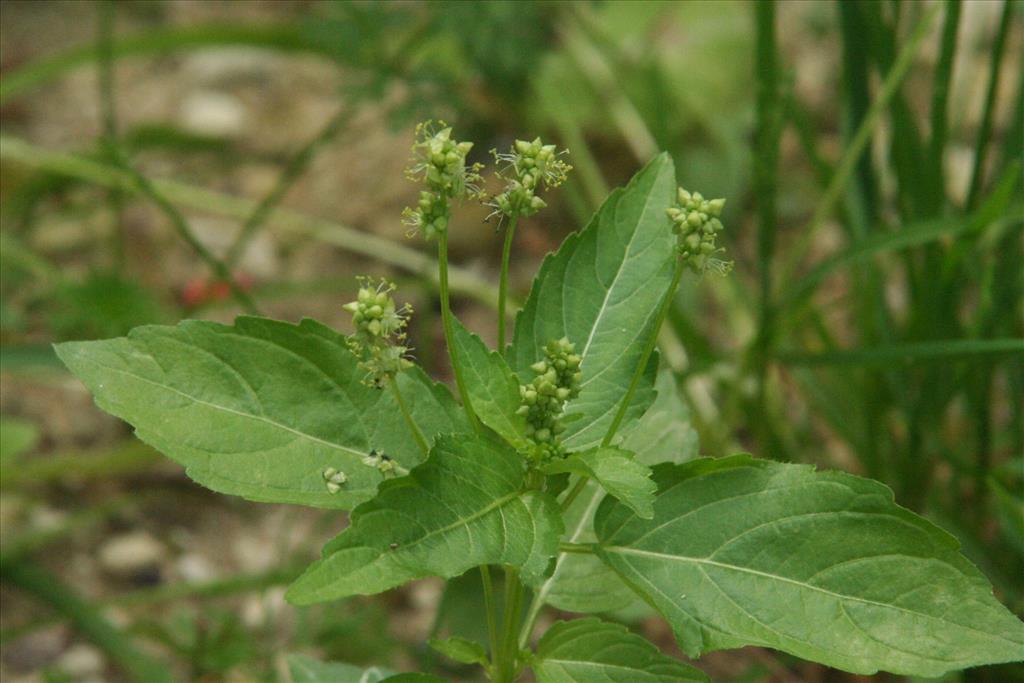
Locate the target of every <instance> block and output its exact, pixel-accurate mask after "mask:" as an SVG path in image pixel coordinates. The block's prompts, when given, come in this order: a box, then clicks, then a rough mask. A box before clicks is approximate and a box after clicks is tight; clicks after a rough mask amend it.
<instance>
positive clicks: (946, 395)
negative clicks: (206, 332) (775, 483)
mask: <svg viewBox="0 0 1024 683" xmlns="http://www.w3.org/2000/svg"><path fill="white" fill-rule="evenodd" d="M0 15H2V16H0V19H2V21H0V115H2V118H0V134H2V139H0V171H2V176H0V228H2V230H0V239H2V241H0V257H2V259H0V266H2V269H0V283H2V288H3V291H2V300H0V344H2V354H0V380H2V393H0V415H2V423H0V434H2V439H0V467H2V469H0V475H2V476H0V532H2V555H0V578H2V584H0V599H2V611H0V643H2V654H0V679H2V680H3V681H5V682H7V681H10V682H12V683H13V682H15V681H19V682H20V681H25V682H28V681H47V682H50V681H53V682H57V681H60V682H65V681H73V682H90V683H91V682H95V681H126V680H155V679H154V678H153V677H154V676H156V675H157V674H155V673H154V672H159V674H160V675H162V676H164V677H166V676H167V675H170V676H171V678H172V679H174V680H189V681H211V682H215V681H287V680H289V678H288V674H287V672H286V667H285V665H284V659H283V657H284V655H286V654H290V653H305V654H309V655H313V656H316V657H318V658H320V659H324V660H337V661H345V662H351V663H354V664H358V665H367V666H368V665H370V664H380V665H385V666H387V667H389V668H393V669H399V670H402V669H419V670H430V671H434V672H436V673H439V674H442V675H444V676H446V677H447V678H450V679H452V680H456V681H462V680H465V681H471V680H477V679H474V677H473V676H474V673H473V671H472V670H470V669H460V668H452V667H451V666H449V665H447V664H445V663H444V662H442V661H440V660H439V658H438V657H437V656H436V655H433V654H432V653H431V652H430V651H429V650H427V649H426V648H425V646H424V645H423V641H424V640H425V639H426V638H427V637H429V636H430V635H432V634H444V633H465V634H472V635H475V634H478V633H481V632H482V631H483V626H482V616H481V614H480V609H479V605H480V603H479V598H478V584H477V582H475V581H474V579H473V575H472V574H470V575H468V576H467V577H465V578H464V579H459V580H456V581H454V582H452V583H451V585H450V587H449V588H448V589H447V590H443V584H442V583H440V582H438V581H431V580H427V581H420V582H417V583H415V584H413V585H411V586H410V587H407V588H406V589H402V590H398V591H392V592H389V593H386V594H384V595H381V596H376V597H372V598H365V599H353V600H349V601H346V602H343V603H340V604H328V605H323V606H318V607H313V608H303V609H296V608H293V607H291V606H289V605H287V604H286V603H285V602H284V600H283V597H282V596H283V591H284V586H285V585H287V583H288V582H289V581H290V580H291V579H292V578H293V577H294V576H295V575H296V574H297V572H298V571H299V570H300V569H301V568H302V567H303V566H304V565H305V564H307V563H308V562H309V561H311V560H312V559H313V558H314V557H315V556H316V555H317V554H318V553H319V549H320V547H321V545H322V544H323V542H324V541H326V540H327V539H328V538H330V537H331V536H333V535H334V534H336V533H337V531H338V530H339V529H341V528H342V527H343V525H344V517H343V516H342V515H339V514H337V513H332V512H318V511H314V510H307V509H301V508H297V507H289V506H273V505H258V504H254V503H248V502H245V501H242V500H240V499H235V498H228V497H224V496H219V495H216V494H213V493H210V492H208V491H206V490H204V489H201V488H199V487H198V486H196V485H194V484H192V483H191V482H189V481H188V480H187V478H186V477H185V476H184V474H183V473H182V471H181V469H180V468H179V467H178V466H176V465H175V464H174V463H173V462H171V461H169V460H167V459H164V458H162V457H161V456H159V455H158V454H156V453H154V452H153V451H152V450H150V449H149V448H148V447H146V446H145V445H144V444H142V443H140V442H138V441H136V440H134V438H133V437H132V434H131V431H130V429H129V428H128V427H127V426H126V425H125V424H123V423H121V422H119V421H118V420H116V419H114V418H111V417H109V416H107V415H106V414H104V413H102V412H101V411H100V410H99V409H97V408H96V407H95V406H94V405H93V402H92V399H91V397H90V396H89V395H88V393H87V392H86V390H85V389H84V387H83V386H82V385H81V384H80V383H79V382H78V381H77V380H75V379H74V378H73V377H71V376H70V375H69V374H68V373H67V372H66V371H65V370H64V369H63V368H62V366H61V365H60V363H59V362H58V361H57V359H56V357H55V356H54V354H53V352H52V350H51V347H50V344H51V343H53V342H55V341H62V340H69V339H91V338H103V337H110V336H117V335H121V334H124V333H126V332H127V331H128V330H129V329H131V328H132V327H134V326H137V325H142V324H147V323H174V322H176V321H177V320H179V319H181V318H185V317H193V318H207V319H214V320H220V321H225V322H227V321H230V320H231V319H232V318H233V317H234V316H235V315H238V314H240V313H244V312H251V311H259V312H260V313H262V314H264V315H268V316H272V317H275V318H281V319H286V320H291V321H296V320H298V319H300V318H302V317H307V316H309V317H315V318H318V319H320V320H322V321H324V322H326V323H328V324H330V325H332V326H335V327H337V328H339V329H343V330H344V329H347V327H346V326H347V325H348V323H347V321H346V320H345V318H346V317H347V316H346V314H345V313H344V312H343V311H342V309H341V304H342V303H344V302H345V301H348V300H350V299H351V298H352V295H353V293H354V291H355V289H356V283H355V279H354V278H355V276H356V275H358V274H382V275H387V276H388V277H390V278H392V279H394V280H395V281H396V282H397V283H398V284H399V295H400V298H404V299H406V300H409V301H411V302H412V303H413V305H414V307H415V309H416V312H417V315H416V316H415V317H414V322H413V326H412V330H411V337H412V345H413V346H414V347H416V348H418V349H420V351H419V352H418V356H419V360H420V361H421V362H422V363H424V364H425V365H426V366H427V367H428V369H431V370H432V371H433V372H434V373H435V374H436V375H437V376H441V377H445V373H446V372H447V369H446V368H447V366H446V361H445V358H444V355H443V353H442V350H443V338H442V335H441V330H440V324H439V321H438V318H437V315H436V308H435V304H434V303H433V301H434V294H435V293H434V291H433V285H432V284H431V280H430V278H429V277H426V276H425V274H428V273H430V272H432V271H433V267H434V266H433V257H432V255H431V254H430V252H429V250H426V249H425V245H424V244H423V243H422V240H420V239H416V240H407V239H406V238H405V236H404V228H403V227H402V226H401V224H400V214H401V211H402V208H403V207H404V206H406V205H407V204H411V203H413V202H414V200H415V197H416V190H417V188H416V187H415V185H414V184H413V183H411V182H409V181H407V180H406V179H405V178H404V176H403V168H404V166H405V165H406V163H407V160H408V157H409V150H410V145H411V143H412V137H413V127H414V124H415V122H416V121H418V120H421V119H426V118H431V119H435V120H436V119H445V120H446V121H448V122H450V123H452V124H453V125H454V126H455V127H456V130H457V135H458V136H459V138H460V139H469V140H474V141H476V148H475V150H474V154H475V155H478V157H479V160H480V161H489V156H488V155H487V150H489V149H491V148H494V147H496V148H499V149H501V148H505V147H507V146H508V145H509V144H511V142H512V141H513V140H514V139H515V138H516V137H525V138H532V137H534V136H536V135H541V136H543V137H544V138H545V140H549V139H550V141H556V142H558V143H559V144H560V145H561V146H565V147H568V148H569V150H570V152H571V159H570V161H571V163H572V164H573V165H574V166H575V170H574V171H573V173H572V174H571V175H570V181H569V182H568V183H567V184H566V185H565V186H563V188H561V189H560V190H558V191H557V192H555V193H550V194H549V195H548V197H547V199H548V201H549V204H550V208H549V209H547V210H545V211H543V212H541V213H540V214H539V215H537V216H536V217H534V219H532V220H529V221H524V222H522V223H521V224H520V227H519V230H518V232H517V235H516V244H515V249H516V251H515V254H516V255H515V257H514V261H513V273H512V279H513V285H514V291H515V292H516V294H517V296H519V297H520V299H522V298H524V297H525V294H526V292H527V291H528V289H529V283H530V280H531V278H532V276H533V274H534V272H535V270H536V268H537V267H538V265H539V263H540V260H541V259H542V258H543V256H544V254H545V253H546V252H548V251H549V250H551V249H553V248H554V247H556V246H557V245H558V243H559V242H560V241H561V239H562V238H563V237H564V236H565V235H566V234H568V233H569V232H570V231H572V230H576V229H579V228H581V227H582V226H583V225H585V223H586V221H587V218H588V216H589V215H590V214H591V213H592V212H593V211H594V209H595V208H596V207H597V206H598V205H599V203H600V202H601V201H602V199H603V198H604V196H605V195H606V193H607V192H608V190H609V188H612V187H615V186H616V185H619V184H622V183H623V182H625V181H626V180H627V179H628V178H629V177H630V176H631V175H632V174H633V173H634V172H635V171H636V170H637V169H638V168H639V167H640V166H641V165H642V164H643V163H644V162H646V161H647V160H648V159H649V158H650V157H651V156H653V155H654V154H655V153H656V152H657V151H658V150H662V149H664V150H668V151H669V152H670V153H671V154H672V155H673V156H674V157H675V161H676V165H677V168H678V173H679V182H680V183H681V184H683V185H684V186H686V187H687V188H690V189H694V190H699V191H701V192H702V193H703V194H705V195H706V196H716V197H717V196H724V197H727V198H728V205H727V207H726V216H725V224H726V228H727V231H726V235H725V238H724V239H725V243H726V245H727V246H728V248H729V251H730V252H731V255H732V258H733V259H735V262H736V267H735V270H734V272H733V273H732V274H731V275H730V276H728V277H725V278H721V277H711V276H708V277H705V278H697V277H692V278H690V279H689V280H687V281H685V282H684V285H683V287H682V288H681V291H680V293H679V296H678V300H677V301H676V302H675V306H674V308H673V309H672V312H671V315H670V324H669V325H667V326H666V328H667V329H666V330H665V331H664V333H663V336H662V338H661V339H660V345H661V349H662V359H663V362H664V363H666V364H668V365H669V366H671V367H672V369H673V370H674V371H675V374H676V377H677V380H678V389H679V395H680V398H681V399H682V400H683V401H684V402H685V404H686V405H687V407H688V409H689V414H690V417H691V420H692V423H693V426H694V428H695V429H696V430H697V432H698V433H699V435H700V443H701V451H702V452H703V453H704V454H706V455H713V456H719V455H724V454H729V453H732V452H736V451H740V450H744V451H749V452H752V453H755V454H757V455H759V456H761V457H766V458H774V459H778V460H786V461H796V462H808V463H815V464H817V465H819V466H822V467H831V468H841V469H844V470H847V471H851V472H855V473H858V474H863V475H866V476H871V477H876V478H878V479H881V480H882V481H884V482H886V483H887V484H888V485H889V486H891V487H892V488H893V489H894V491H895V492H896V496H897V500H898V501H899V502H901V503H902V504H903V505H906V506H907V507H910V508H913V509H915V510H917V511H919V512H921V513H922V514H924V515H926V516H928V517H929V518H930V519H932V520H934V521H935V522H936V523H938V524H940V525H941V526H943V527H944V528H946V529H947V530H949V531H950V532H952V533H953V534H955V535H956V536H957V537H958V538H959V539H960V540H961V542H962V543H963V547H964V552H965V553H966V554H967V555H968V556H969V557H970V558H971V559H972V560H973V561H974V562H975V563H976V564H978V565H979V566H980V567H981V569H982V570H983V571H984V572H985V574H986V575H987V576H988V577H989V578H990V579H991V580H992V582H993V584H994V585H995V589H996V593H997V595H998V596H999V597H1000V599H1001V600H1002V601H1003V602H1004V603H1006V604H1007V605H1009V606H1010V607H1011V609H1013V610H1015V611H1016V612H1017V613H1018V614H1022V613H1024V342H1022V341H1021V340H1022V339H1024V184H1022V179H1021V160H1022V150H1024V80H1022V78H1024V76H1022V74H1024V70H1022V64H1021V62H1022V55H1024V4H1022V3H1019V2H1008V1H1007V2H999V1H992V2H984V1H975V2H963V3H961V2H956V1H951V2H934V1H933V2H890V1H884V2H883V1H878V2H874V1H871V2H869V1H858V0H849V1H846V2H841V3H840V2H774V3H773V2H769V1H767V0H766V1H763V2H757V3H751V2H724V1H723V2H688V3H682V2H677V3H660V2H610V1H596V2H574V3H570V2H454V1H453V2H377V3H374V2H355V3H348V2H321V1H313V0H304V1H300V2H256V1H249V2H198V1H196V2H193V1H185V0H178V1H170V0H139V1H135V2H85V1H78V2H56V1H52V0H51V1H45V2H22V1H18V0H4V2H3V3H2V4H0ZM487 213H488V210H487V209H486V208H482V207H474V206H466V207H465V208H464V209H462V210H461V211H459V212H458V213H457V215H456V220H455V224H454V225H453V227H452V229H451V239H452V241H453V244H452V251H453V261H454V262H455V263H456V264H457V268H456V270H455V271H454V273H453V286H454V289H455V305H456V306H457V309H458V314H459V316H460V318H461V319H462V320H463V321H465V322H466V323H467V325H468V326H469V327H471V328H473V329H475V330H476V331H478V332H480V333H481V334H482V335H483V336H484V337H485V338H486V339H488V340H489V341H490V342H491V343H492V344H493V342H494V334H493V331H494V324H495V314H494V305H495V300H496V296H495V291H496V284H497V264H498V259H499V256H500V248H501V244H500V241H501V235H500V234H498V233H497V232H496V231H495V226H494V225H493V224H487V223H485V222H484V218H485V217H486V214H487ZM552 616H554V615H552ZM617 616H618V618H621V619H623V620H625V621H626V622H627V623H629V624H630V625H631V626H632V627H633V628H635V629H637V630H638V631H639V632H641V633H644V634H645V635H647V636H648V637H650V638H652V639H653V640H655V641H656V642H658V643H659V644H660V645H662V646H663V647H664V648H665V650H666V651H668V652H674V653H676V654H678V649H676V647H675V645H674V644H673V641H672V637H671V633H670V632H669V630H668V628H667V627H666V626H665V625H663V624H662V623H661V622H659V621H657V620H655V619H649V618H646V619H645V618H639V619H638V618H637V617H636V615H629V614H622V615H617ZM699 666H701V667H702V668H704V669H705V670H707V671H708V672H709V673H710V674H711V675H712V677H713V679H714V680H716V681H737V682H739V681H751V682H754V681H786V682H789V681H812V682H813V681H852V680H861V679H864V677H856V676H851V675H846V674H842V673H840V672H836V671H832V670H828V669H825V668H823V667H820V666H817V665H813V664H807V663H803V662H799V661H797V660H795V659H793V658H790V657H788V656H785V655H779V654H777V653H773V652H771V651H767V650H761V649H757V648H747V649H744V650H739V651H735V652H728V653H716V654H712V655H709V656H707V657H706V658H704V659H702V660H701V662H700V663H699ZM873 678H874V679H876V680H900V679H899V677H894V676H886V675H879V676H876V677H873ZM947 680H949V681H1000V682H1002V681H1014V680H1024V673H1022V669H1021V667H1019V666H1018V667H1013V666H1004V667H997V668H982V669H977V670H974V671H971V672H967V673H964V674H955V675H951V676H949V677H948V678H947Z"/></svg>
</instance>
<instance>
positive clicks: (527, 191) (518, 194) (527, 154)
mask: <svg viewBox="0 0 1024 683" xmlns="http://www.w3.org/2000/svg"><path fill="white" fill-rule="evenodd" d="M491 154H493V155H494V160H495V161H497V162H498V163H499V164H501V163H504V164H505V166H504V168H501V169H499V171H498V176H499V177H500V178H503V179H505V180H506V182H507V184H506V186H505V190H504V192H502V193H501V194H499V195H497V196H495V197H494V198H493V199H492V200H491V201H490V202H489V205H490V206H491V207H493V208H494V212H493V213H492V214H491V215H498V216H503V217H508V218H515V217H519V216H532V215H533V214H535V213H537V212H538V211H540V210H541V209H543V208H544V207H545V206H547V203H546V202H545V201H544V200H543V199H541V198H540V197H539V196H537V190H538V189H539V187H540V185H541V184H543V185H544V188H545V189H550V188H552V187H558V186H559V185H561V184H562V183H563V182H565V178H566V176H567V175H568V173H569V171H571V170H572V166H570V165H569V164H567V163H565V161H563V160H562V159H561V158H560V157H561V156H563V155H565V154H568V150H562V151H561V152H558V151H556V148H555V146H554V145H545V144H544V143H543V141H541V139H540V138H535V139H534V140H533V141H532V142H528V141H526V140H516V141H515V144H514V145H513V146H512V149H511V150H509V152H508V153H502V154H499V153H498V151H497V150H491Z"/></svg>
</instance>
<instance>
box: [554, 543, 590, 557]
mask: <svg viewBox="0 0 1024 683" xmlns="http://www.w3.org/2000/svg"><path fill="white" fill-rule="evenodd" d="M558 552H560V553H575V554H577V555H593V554H594V547H593V546H592V545H591V544H589V543H567V542H564V541H563V542H562V543H559V544H558Z"/></svg>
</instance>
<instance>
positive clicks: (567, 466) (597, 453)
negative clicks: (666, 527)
mask: <svg viewBox="0 0 1024 683" xmlns="http://www.w3.org/2000/svg"><path fill="white" fill-rule="evenodd" d="M543 470H544V473H545V474H559V473H562V472H565V473H569V474H578V475H580V476H582V477H590V478H591V479H593V480H595V481H596V482H597V483H598V484H600V485H601V488H603V489H604V490H605V491H607V492H608V493H610V494H612V495H613V496H615V497H616V498H618V499H619V500H620V501H622V503H623V504H624V505H626V506H627V507H629V509H630V510H633V511H634V512H635V513H636V514H637V515H639V516H640V517H643V518H644V519H650V518H651V517H652V516H653V515H654V507H653V505H654V492H655V491H656V490H657V487H656V486H655V485H654V482H653V481H651V469H650V468H649V467H648V466H647V465H644V464H642V463H639V462H637V461H636V460H634V459H633V454H632V453H630V452H629V451H624V450H622V449H621V448H615V447H614V446H612V447H608V448H596V449H594V450H591V451H586V452H584V453H579V454H576V455H570V456H569V457H567V458H564V459H560V460H553V461H551V462H549V463H548V464H547V465H545V466H544V468H543Z"/></svg>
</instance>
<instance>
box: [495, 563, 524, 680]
mask: <svg viewBox="0 0 1024 683" xmlns="http://www.w3.org/2000/svg"><path fill="white" fill-rule="evenodd" d="M522 607H523V584H522V582H520V581H519V572H518V571H517V570H516V569H515V568H514V567H506V568H505V624H504V627H503V629H502V635H503V637H504V643H503V645H502V651H501V661H500V662H497V663H496V667H495V668H496V674H497V676H498V681H499V682H500V683H512V681H514V680H515V675H516V669H517V660H518V658H519V640H518V638H517V635H518V632H517V630H516V624H517V622H518V621H519V614H520V612H521V611H522Z"/></svg>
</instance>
